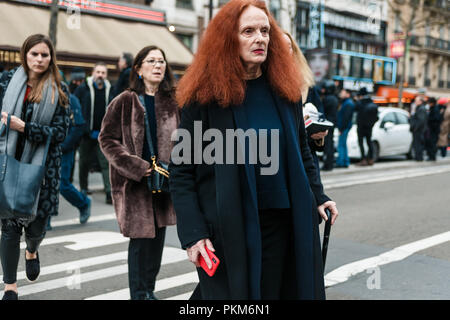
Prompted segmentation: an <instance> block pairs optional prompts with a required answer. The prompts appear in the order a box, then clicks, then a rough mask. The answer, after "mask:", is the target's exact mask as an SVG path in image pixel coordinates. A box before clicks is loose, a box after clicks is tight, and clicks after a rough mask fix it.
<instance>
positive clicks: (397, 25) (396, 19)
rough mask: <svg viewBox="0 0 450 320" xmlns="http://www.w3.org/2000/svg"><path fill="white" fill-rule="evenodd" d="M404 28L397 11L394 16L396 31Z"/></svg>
mask: <svg viewBox="0 0 450 320" xmlns="http://www.w3.org/2000/svg"><path fill="white" fill-rule="evenodd" d="M401 30H402V28H401V26H400V15H399V13H398V12H396V13H395V18H394V32H400V31H401Z"/></svg>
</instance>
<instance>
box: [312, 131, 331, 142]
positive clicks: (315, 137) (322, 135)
mask: <svg viewBox="0 0 450 320" xmlns="http://www.w3.org/2000/svg"><path fill="white" fill-rule="evenodd" d="M327 134H328V130H326V131H322V132H317V133H314V134H312V135H311V139H313V140H320V139H323V138H325V136H326V135H327Z"/></svg>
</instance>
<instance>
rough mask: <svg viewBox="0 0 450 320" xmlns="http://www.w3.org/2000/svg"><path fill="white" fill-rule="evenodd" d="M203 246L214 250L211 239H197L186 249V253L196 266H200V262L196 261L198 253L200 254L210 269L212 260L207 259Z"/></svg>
mask: <svg viewBox="0 0 450 320" xmlns="http://www.w3.org/2000/svg"><path fill="white" fill-rule="evenodd" d="M205 246H207V247H208V249H209V250H210V251H211V252H214V251H216V250H215V249H214V247H213V244H212V242H211V240H209V239H202V240H199V241H198V242H197V243H196V244H194V245H193V246H192V247H190V248H188V249H187V250H186V251H187V254H188V257H189V261H191V262H192V263H193V264H195V266H196V267H197V268H199V267H200V263H199V261H198V258H199V257H200V256H199V255H202V256H203V258H204V259H205V262H206V265H207V266H208V268H209V269H211V268H212V262H211V260H210V259H209V256H208V253H207V252H206V249H205Z"/></svg>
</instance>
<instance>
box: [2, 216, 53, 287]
mask: <svg viewBox="0 0 450 320" xmlns="http://www.w3.org/2000/svg"><path fill="white" fill-rule="evenodd" d="M47 221H48V216H47V217H45V218H42V217H39V216H38V217H36V219H35V220H34V221H33V222H31V223H30V224H29V225H28V227H23V226H22V225H20V224H18V223H17V222H15V221H11V220H9V221H8V220H2V237H1V243H0V257H1V261H2V268H3V282H4V283H6V284H13V283H16V282H17V267H18V265H19V257H20V237H21V236H22V229H25V242H26V244H27V248H26V249H27V250H28V252H30V253H34V252H36V251H37V250H38V248H39V245H40V244H41V242H42V240H44V237H45V233H46V231H45V228H46V226H47Z"/></svg>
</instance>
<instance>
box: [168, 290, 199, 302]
mask: <svg viewBox="0 0 450 320" xmlns="http://www.w3.org/2000/svg"><path fill="white" fill-rule="evenodd" d="M192 292H194V291H189V292H186V293H183V294H180V295H178V296H173V297H169V298H167V299H165V300H189V298H190V297H191V296H192Z"/></svg>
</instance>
